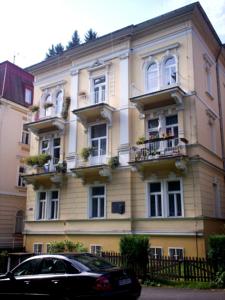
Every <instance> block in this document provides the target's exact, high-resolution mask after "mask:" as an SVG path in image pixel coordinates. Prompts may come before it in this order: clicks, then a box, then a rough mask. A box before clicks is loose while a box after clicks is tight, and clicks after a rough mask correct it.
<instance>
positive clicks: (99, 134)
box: [90, 124, 107, 165]
mask: <svg viewBox="0 0 225 300" xmlns="http://www.w3.org/2000/svg"><path fill="white" fill-rule="evenodd" d="M90 145H91V148H92V154H91V157H90V163H91V164H94V165H96V164H104V163H106V147H107V127H106V124H99V125H94V126H91V128H90Z"/></svg>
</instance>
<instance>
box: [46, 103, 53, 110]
mask: <svg viewBox="0 0 225 300" xmlns="http://www.w3.org/2000/svg"><path fill="white" fill-rule="evenodd" d="M52 106H53V103H52V102H46V103H45V104H44V109H48V108H49V107H52Z"/></svg>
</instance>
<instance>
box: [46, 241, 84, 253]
mask: <svg viewBox="0 0 225 300" xmlns="http://www.w3.org/2000/svg"><path fill="white" fill-rule="evenodd" d="M60 252H87V248H85V247H84V245H83V244H82V243H80V242H77V243H74V242H72V241H69V240H64V241H60V242H51V243H50V245H49V253H60Z"/></svg>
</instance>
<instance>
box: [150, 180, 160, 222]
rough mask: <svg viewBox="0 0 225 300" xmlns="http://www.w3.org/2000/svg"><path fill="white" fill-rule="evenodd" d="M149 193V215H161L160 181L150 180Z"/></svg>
mask: <svg viewBox="0 0 225 300" xmlns="http://www.w3.org/2000/svg"><path fill="white" fill-rule="evenodd" d="M149 187H150V188H149V194H150V196H149V197H150V216H151V217H161V216H162V192H161V183H160V182H152V183H150V185H149Z"/></svg>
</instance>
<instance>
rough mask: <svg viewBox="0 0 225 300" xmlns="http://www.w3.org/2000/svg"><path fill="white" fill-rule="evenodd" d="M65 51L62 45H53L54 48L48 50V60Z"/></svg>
mask: <svg viewBox="0 0 225 300" xmlns="http://www.w3.org/2000/svg"><path fill="white" fill-rule="evenodd" d="M63 51H64V47H63V45H62V44H61V43H58V44H57V45H55V46H54V45H52V47H51V48H49V49H48V53H46V59H47V58H49V57H52V56H56V55H58V54H61V53H63Z"/></svg>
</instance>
